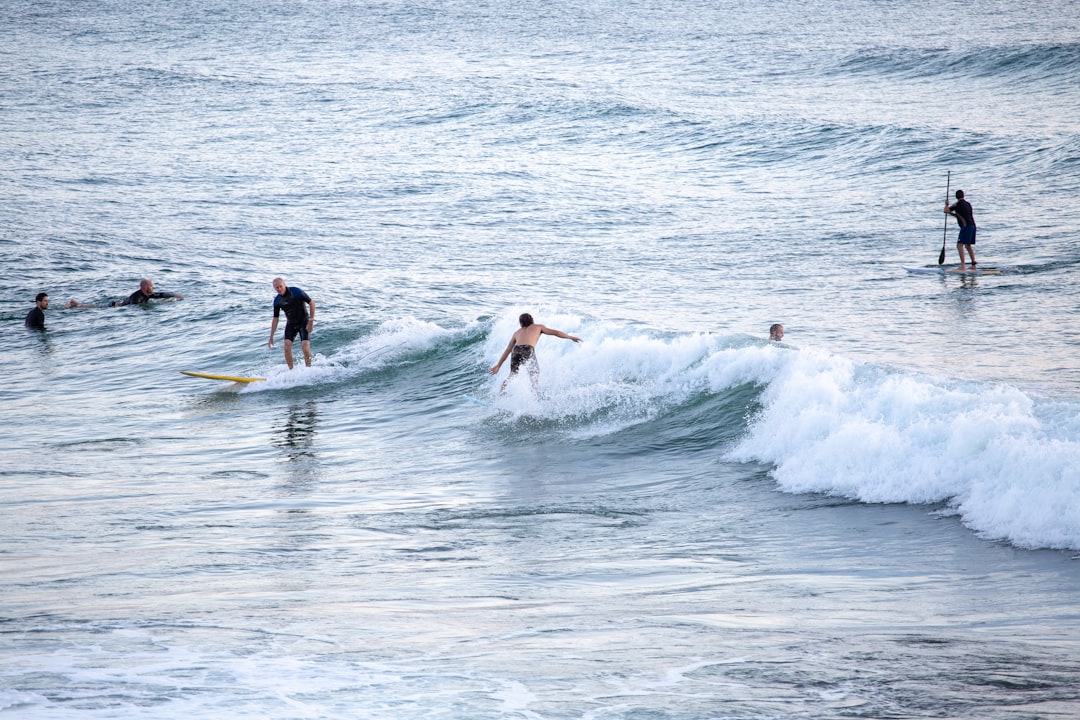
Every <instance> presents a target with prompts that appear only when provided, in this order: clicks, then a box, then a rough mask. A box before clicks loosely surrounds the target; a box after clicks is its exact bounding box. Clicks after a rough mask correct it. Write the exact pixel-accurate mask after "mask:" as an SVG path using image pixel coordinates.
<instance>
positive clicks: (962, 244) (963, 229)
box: [945, 190, 975, 272]
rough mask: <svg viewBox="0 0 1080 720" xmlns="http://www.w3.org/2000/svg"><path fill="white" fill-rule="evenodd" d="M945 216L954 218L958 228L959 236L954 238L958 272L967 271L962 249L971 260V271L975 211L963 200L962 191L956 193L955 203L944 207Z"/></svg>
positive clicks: (973, 257) (973, 250)
mask: <svg viewBox="0 0 1080 720" xmlns="http://www.w3.org/2000/svg"><path fill="white" fill-rule="evenodd" d="M945 214H946V215H952V216H953V217H954V218H956V224H957V225H959V226H960V235H959V237H957V238H956V252H958V253H960V268H959V269H960V272H964V271H965V270H967V266H966V265H965V264H964V248H967V252H968V256H969V257H970V258H971V269H972V270H974V269H975V211H974V209H972V207H971V203H969V202H968V201H967V200H965V199H964V191H963V190H957V191H956V202H954V203H953V204H952V205H949V204H946V205H945Z"/></svg>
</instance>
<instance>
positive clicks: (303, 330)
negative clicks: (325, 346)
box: [285, 323, 309, 342]
mask: <svg viewBox="0 0 1080 720" xmlns="http://www.w3.org/2000/svg"><path fill="white" fill-rule="evenodd" d="M298 334H299V335H300V342H304V341H305V340H307V339H308V337H309V336H308V331H307V325H293V324H292V323H285V339H286V340H288V341H289V342H292V341H293V340H294V339H295V338H296V336H297V335H298Z"/></svg>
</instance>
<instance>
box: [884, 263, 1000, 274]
mask: <svg viewBox="0 0 1080 720" xmlns="http://www.w3.org/2000/svg"><path fill="white" fill-rule="evenodd" d="M904 269H905V270H907V271H908V272H909V273H920V274H925V275H1000V274H1001V268H996V267H974V268H970V267H969V268H967V269H966V270H960V267H959V266H958V265H935V266H932V267H905V268H904Z"/></svg>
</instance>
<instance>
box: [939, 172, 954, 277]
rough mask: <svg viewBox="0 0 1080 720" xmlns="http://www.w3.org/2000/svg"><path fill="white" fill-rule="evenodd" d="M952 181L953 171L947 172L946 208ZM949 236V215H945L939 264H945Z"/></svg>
mask: <svg viewBox="0 0 1080 720" xmlns="http://www.w3.org/2000/svg"><path fill="white" fill-rule="evenodd" d="M951 179H952V170H947V171H946V172H945V207H948V206H949V180H951ZM948 234H949V214H948V213H946V214H945V229H944V230H943V231H942V233H941V254H940V255H938V256H937V264H938V265H944V264H945V236H946V235H948Z"/></svg>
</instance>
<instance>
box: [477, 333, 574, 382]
mask: <svg viewBox="0 0 1080 720" xmlns="http://www.w3.org/2000/svg"><path fill="white" fill-rule="evenodd" d="M518 323H520V324H521V328H520V329H519V330H518V331H517V332H515V333H514V334H513V335H511V336H510V343H509V344H508V345H507V346H506V350H504V351H503V354H502V357H500V358H499V362H498V363H496V364H495V367H493V368H491V369H490V370H488V373H489V374H491V375H497V374H498V372H499V368H501V367H502V365H503V363H504V362H506V358H507V357H509V358H510V376H509V377H507V378H506V380H504V381H503V384H502V387H501V388H499V394H500V395H501V394H502V393H503V391H504V390H506V385H507V383H509V382H510V381H511V380H513V379H514V376H515V375H517V373H518V370H520V369H521V366H522V365H525V366H526V368H527V369H528V371H529V379H530V380H532V387H533V390H534V391H535V390H537V389H538V387H539V384H540V365H539V364H538V363H537V362H536V343H537V342H538V341H539V340H540V336H541V335H554V336H555V337H560V338H564V339H566V340H573V341H574V342H576V343H579V342H581V338H579V337H574V336H573V335H567V334H566V333H564V332H563V331H562V330H556V329H554V328H549V327H547V326H546V325H540V324H538V323H535V322H533V317H532V315H530V314H529V313H522V314H521V317H519V318H518Z"/></svg>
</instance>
